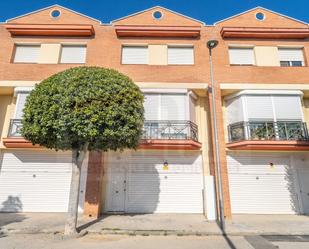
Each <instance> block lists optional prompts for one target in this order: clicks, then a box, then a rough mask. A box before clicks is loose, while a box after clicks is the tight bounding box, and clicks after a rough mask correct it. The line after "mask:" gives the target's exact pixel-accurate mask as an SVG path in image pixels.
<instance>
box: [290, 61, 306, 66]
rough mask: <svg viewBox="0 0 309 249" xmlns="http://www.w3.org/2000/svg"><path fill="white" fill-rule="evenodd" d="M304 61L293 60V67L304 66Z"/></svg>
mask: <svg viewBox="0 0 309 249" xmlns="http://www.w3.org/2000/svg"><path fill="white" fill-rule="evenodd" d="M302 66H303V63H302V62H301V61H292V67H302Z"/></svg>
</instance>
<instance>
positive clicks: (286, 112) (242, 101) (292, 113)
mask: <svg viewBox="0 0 309 249" xmlns="http://www.w3.org/2000/svg"><path fill="white" fill-rule="evenodd" d="M300 94H301V93H295V92H288V91H285V92H282V93H281V92H279V91H278V93H274V94H262V93H258V92H257V93H254V91H252V93H245V94H244V95H241V96H238V97H234V98H232V99H229V100H227V115H228V123H229V124H230V123H236V122H241V121H280V120H281V121H282V120H283V121H291V120H292V121H295V120H299V121H301V120H303V114H302V107H301V95H300ZM237 113H241V115H239V114H237ZM235 116H238V118H237V119H235Z"/></svg>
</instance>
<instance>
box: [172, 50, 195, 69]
mask: <svg viewBox="0 0 309 249" xmlns="http://www.w3.org/2000/svg"><path fill="white" fill-rule="evenodd" d="M167 63H168V64H169V65H193V64H194V49H193V46H186V47H181V46H175V47H173V46H169V47H168V51H167Z"/></svg>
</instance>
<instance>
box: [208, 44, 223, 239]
mask: <svg viewBox="0 0 309 249" xmlns="http://www.w3.org/2000/svg"><path fill="white" fill-rule="evenodd" d="M218 43H219V42H218V41H217V40H209V41H208V42H207V48H208V50H209V64H210V81H211V89H210V90H211V97H212V98H211V99H212V113H213V127H214V140H215V153H216V168H217V180H218V197H219V212H220V215H219V216H220V227H221V229H222V232H223V234H225V218H224V203H223V191H222V179H221V162H220V146H219V139H218V126H217V112H216V89H215V83H214V72H213V63H212V50H213V49H214V48H215V47H216V46H217V45H218Z"/></svg>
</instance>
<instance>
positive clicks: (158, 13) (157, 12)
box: [152, 11, 163, 20]
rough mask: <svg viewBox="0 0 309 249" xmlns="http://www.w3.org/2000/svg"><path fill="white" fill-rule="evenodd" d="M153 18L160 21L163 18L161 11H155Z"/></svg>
mask: <svg viewBox="0 0 309 249" xmlns="http://www.w3.org/2000/svg"><path fill="white" fill-rule="evenodd" d="M152 16H153V18H154V19H157V20H159V19H161V18H162V16H163V14H162V12H161V11H155V12H153V14H152Z"/></svg>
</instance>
